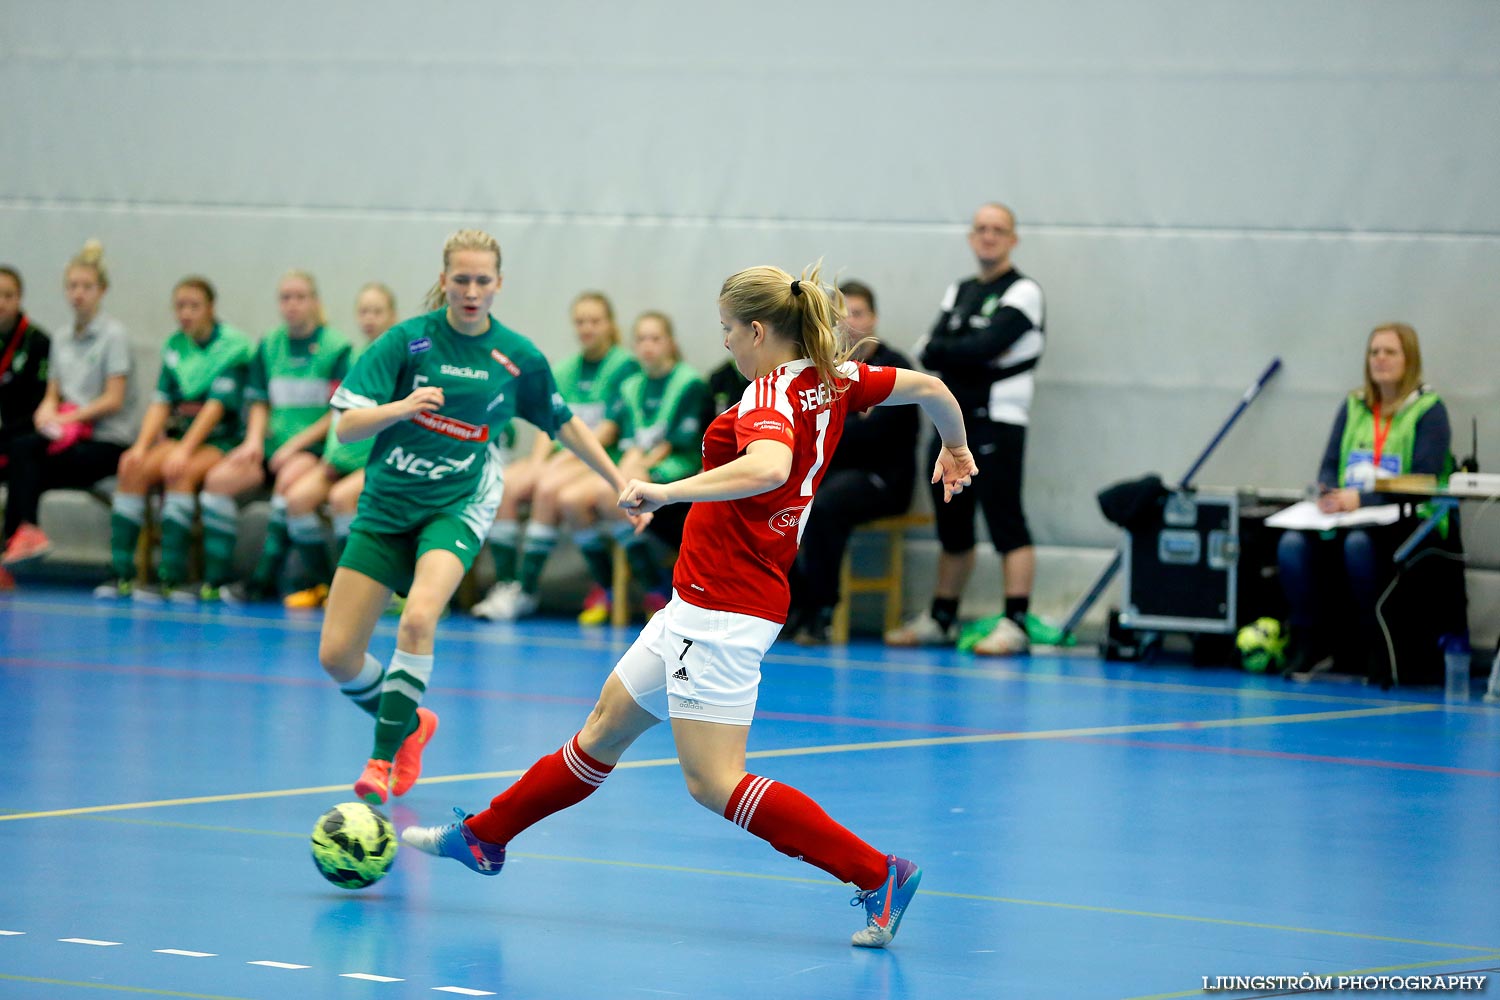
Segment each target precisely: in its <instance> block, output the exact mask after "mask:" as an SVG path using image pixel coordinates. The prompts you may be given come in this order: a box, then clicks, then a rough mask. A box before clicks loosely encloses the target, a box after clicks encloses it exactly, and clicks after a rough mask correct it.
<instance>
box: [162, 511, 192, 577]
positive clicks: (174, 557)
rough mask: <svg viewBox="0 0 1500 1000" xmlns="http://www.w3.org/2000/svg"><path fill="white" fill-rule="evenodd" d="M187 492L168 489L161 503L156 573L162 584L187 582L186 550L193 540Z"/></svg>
mask: <svg viewBox="0 0 1500 1000" xmlns="http://www.w3.org/2000/svg"><path fill="white" fill-rule="evenodd" d="M194 499H195V497H194V496H193V494H191V493H168V494H167V495H166V497H165V498H164V499H163V500H162V504H161V563H160V565H159V568H158V570H157V573H156V575H157V576H158V577H160V578H161V585H162V587H163V588H166V589H171V588H172V587H176V586H178V585H179V584H182V583H185V582H187V578H188V550H189V548H190V547H191V546H192V543H193V501H194Z"/></svg>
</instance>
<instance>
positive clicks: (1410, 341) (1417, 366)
mask: <svg viewBox="0 0 1500 1000" xmlns="http://www.w3.org/2000/svg"><path fill="white" fill-rule="evenodd" d="M1387 330H1389V331H1390V332H1391V333H1394V334H1395V335H1396V339H1397V340H1399V341H1400V342H1401V354H1402V357H1403V359H1404V360H1405V362H1406V368H1405V369H1404V370H1403V371H1402V373H1401V384H1400V385H1399V386H1397V387H1396V399H1397V400H1399V401H1405V399H1406V397H1407V396H1410V395H1411V392H1412V390H1413V389H1415V388H1416V387H1417V386H1419V385H1421V384H1422V345H1421V344H1420V343H1418V342H1417V331H1416V330H1414V329H1412V326H1411V324H1409V323H1382V324H1380V325H1379V326H1377V327H1376V328H1375V329H1373V330H1371V331H1370V336H1369V337H1368V338H1367V339H1366V340H1365V405H1366V406H1368V407H1369V408H1370V409H1372V410H1373V409H1375V405H1376V404H1377V403H1379V402H1380V390H1379V389H1378V388H1377V387H1376V385H1375V380H1374V379H1372V378H1371V377H1370V344H1371V343H1372V342H1373V341H1374V340H1375V335H1376V334H1377V333H1385V332H1386V331H1387Z"/></svg>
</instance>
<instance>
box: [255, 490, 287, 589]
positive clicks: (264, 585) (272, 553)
mask: <svg viewBox="0 0 1500 1000" xmlns="http://www.w3.org/2000/svg"><path fill="white" fill-rule="evenodd" d="M286 549H287V530H286V497H272V498H271V519H270V520H269V521H267V522H266V540H265V547H264V548H262V549H261V550H260V558H259V559H257V560H256V561H255V572H254V573H252V574H251V576H250V579H251V581H252V582H253V583H254V584H255V586H256V587H257V588H259V589H260V590H265V591H273V590H275V589H276V584H277V582H279V581H280V579H281V568H282V567H283V566H285V565H286Z"/></svg>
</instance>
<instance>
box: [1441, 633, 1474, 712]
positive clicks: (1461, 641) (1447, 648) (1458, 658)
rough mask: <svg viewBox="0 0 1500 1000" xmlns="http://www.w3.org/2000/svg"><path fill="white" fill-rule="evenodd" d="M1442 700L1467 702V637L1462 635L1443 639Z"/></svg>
mask: <svg viewBox="0 0 1500 1000" xmlns="http://www.w3.org/2000/svg"><path fill="white" fill-rule="evenodd" d="M1443 678H1444V684H1443V700H1444V701H1447V702H1464V701H1468V700H1469V637H1468V636H1467V635H1464V634H1462V633H1457V634H1454V635H1449V636H1445V637H1444V638H1443Z"/></svg>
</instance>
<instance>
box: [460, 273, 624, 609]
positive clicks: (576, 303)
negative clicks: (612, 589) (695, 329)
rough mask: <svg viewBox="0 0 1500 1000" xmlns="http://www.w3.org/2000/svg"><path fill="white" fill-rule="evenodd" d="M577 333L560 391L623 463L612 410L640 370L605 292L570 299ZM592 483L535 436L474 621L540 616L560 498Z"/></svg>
mask: <svg viewBox="0 0 1500 1000" xmlns="http://www.w3.org/2000/svg"><path fill="white" fill-rule="evenodd" d="M573 329H574V331H575V332H576V333H577V335H578V347H579V353H578V354H576V355H574V356H573V357H571V358H569V359H568V360H567V361H565V362H563V363H562V364H560V365H558V366H557V368H556V370H555V374H556V378H557V388H558V391H559V392H561V393H562V396H563V399H564V400H565V401H566V402H567V404H568V406H569V407H570V408H571V409H572V410H573V414H574V415H575V416H577V417H578V418H579V419H580V420H582V421H583V422H584V423H585V424H587V425H588V428H589V429H590V430H591V431H593V432H594V436H595V437H597V438H598V439H599V443H600V444H602V445H604V447H605V449H606V450H607V451H608V452H609V456H610V458H612V459H618V458H619V457H620V455H619V450H618V448H617V444H618V442H619V439H620V429H619V427H618V426H617V425H616V424H615V423H614V421H612V420H610V419H609V415H608V406H609V403H610V401H611V400H614V399H617V398H618V397H619V394H620V384H621V383H622V382H623V381H624V380H625V379H626V378H627V377H629V376H631V375H633V374H635V373H636V372H638V371H640V365H639V364H637V363H636V360H635V358H634V357H632V356H631V353H630V352H629V351H627V350H625V348H623V347H621V346H620V328H619V327H618V326H617V325H615V310H614V307H613V306H612V305H610V301H609V299H608V298H607V297H606V296H605V295H604V293H603V292H582V293H580V294H579V295H578V297H577V298H575V299H574V300H573ZM591 477H593V473H592V472H591V471H590V470H589V467H588V466H586V465H584V464H583V462H582V461H580V460H579V459H578V457H577V456H575V455H574V454H573V453H572V452H571V451H568V450H567V449H564V448H560V447H558V446H557V444H556V443H554V442H553V441H552V440H551V439H550V438H548V437H547V436H545V435H538V436H537V438H536V440H535V441H534V442H533V446H532V449H531V454H530V455H529V456H528V457H526V458H523V459H520V460H518V461H515V462H512V463H511V464H510V465H508V466H506V467H505V495H504V496H503V497H501V499H500V509H499V510H498V511H497V512H496V514H495V523H494V525H493V526H492V527H491V528H490V534H489V549H490V553H491V555H492V556H493V557H494V560H495V584H494V586H492V587H491V588H490V591H489V593H488V594H486V595H485V596H484V598H483V599H482V600H480V601H479V602H478V603H477V604H475V605H474V607H473V608H472V609H471V610H472V613H473V614H474V615H476V616H478V617H480V618H489V619H491V620H495V621H509V620H512V619H516V618H522V617H525V616H526V615H529V614H532V613H533V612H535V611H536V609H537V604H538V599H537V590H538V588H539V584H540V581H541V577H542V567H543V566H545V565H546V563H547V557H548V556H549V555H551V554H552V549H553V547H554V546H555V545H556V544H557V534H558V525H559V523H560V522H561V520H562V510H561V508H560V507H559V506H558V497H559V495H560V494H561V493H562V491H563V490H565V489H567V488H569V487H572V486H576V485H577V484H578V483H580V482H584V481H587V480H588V479H589V478H591ZM526 504H530V505H531V512H530V515H529V517H528V519H527V521H526V531H525V533H524V534H523V533H522V531H521V525H520V516H521V508H522V507H523V506H525V505H526Z"/></svg>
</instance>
